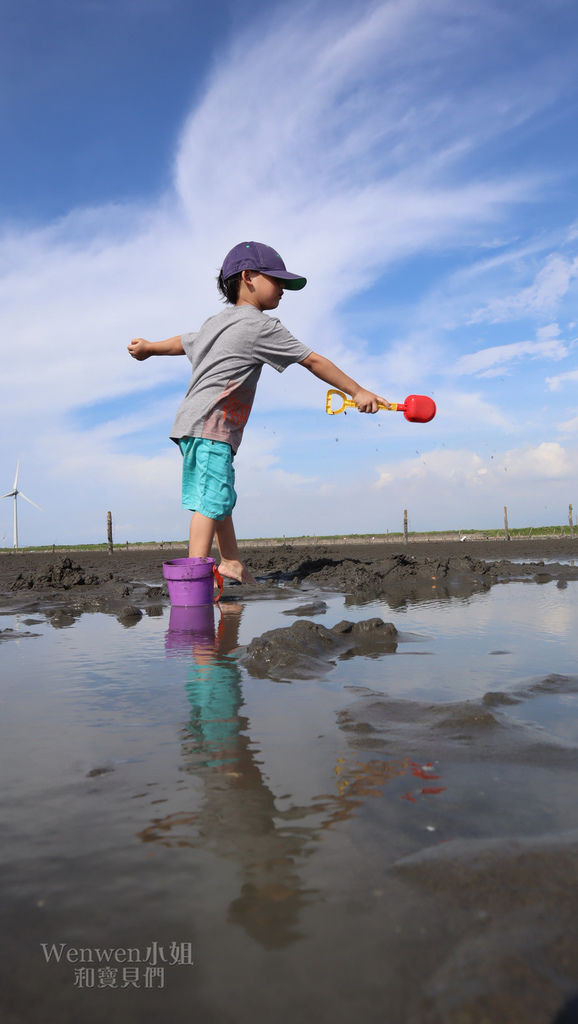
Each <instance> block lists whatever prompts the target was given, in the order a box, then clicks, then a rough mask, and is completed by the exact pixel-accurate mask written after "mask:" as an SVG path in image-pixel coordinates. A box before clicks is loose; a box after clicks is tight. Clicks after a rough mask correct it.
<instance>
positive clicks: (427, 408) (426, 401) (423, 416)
mask: <svg viewBox="0 0 578 1024" xmlns="http://www.w3.org/2000/svg"><path fill="white" fill-rule="evenodd" d="M333 395H339V397H340V398H341V399H342V402H341V405H340V406H339V408H338V409H333V408H332V401H333ZM346 408H351V409H356V408H357V406H356V404H355V402H352V400H351V399H350V398H348V397H347V395H344V393H343V391H337V390H336V389H335V388H332V389H331V391H328V392H327V399H326V402H325V412H328V413H329V414H330V416H336V415H337V413H338V412H343V410H344V409H346ZM379 408H380V409H391V411H392V412H402V413H403V415H404V416H405V418H406V420H409V421H410V422H411V423H429V421H430V420H433V418H434V416H435V414H436V404H435V402H434V400H433V398H428V397H427V395H408V396H407V398H406V400H405V402H390V403H389V405H382V404H381V402H380V403H379Z"/></svg>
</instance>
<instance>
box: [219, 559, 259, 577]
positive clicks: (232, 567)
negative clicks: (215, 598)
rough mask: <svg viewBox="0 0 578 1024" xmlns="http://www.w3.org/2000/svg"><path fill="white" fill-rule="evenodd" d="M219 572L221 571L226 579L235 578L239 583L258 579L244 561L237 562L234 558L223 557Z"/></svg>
mask: <svg viewBox="0 0 578 1024" xmlns="http://www.w3.org/2000/svg"><path fill="white" fill-rule="evenodd" d="M218 572H220V573H221V576H223V577H224V578H225V579H226V580H235V581H236V582H237V583H256V582H257V580H256V579H255V577H254V576H252V575H251V573H250V572H249V570H248V569H247V567H246V566H245V565H243V563H242V562H236V561H233V560H232V559H227V558H223V560H222V561H221V564H220V566H219V569H218Z"/></svg>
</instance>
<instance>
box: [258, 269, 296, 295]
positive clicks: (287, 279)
mask: <svg viewBox="0 0 578 1024" xmlns="http://www.w3.org/2000/svg"><path fill="white" fill-rule="evenodd" d="M261 273H263V274H268V275H269V277H275V278H276V279H277V280H278V281H282V282H283V287H284V288H287V289H288V290H289V291H290V292H299V291H301V289H302V288H304V287H305V285H306V284H307V278H306V277H299V276H298V274H290V273H289V271H288V270H287V271H285V273H283V271H282V270H278V271H277V272H276V273H274V272H273V271H268V270H263V271H261Z"/></svg>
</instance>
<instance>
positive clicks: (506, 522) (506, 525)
mask: <svg viewBox="0 0 578 1024" xmlns="http://www.w3.org/2000/svg"><path fill="white" fill-rule="evenodd" d="M504 537H505V539H506V540H509V539H510V531H509V529H508V506H507V505H504Z"/></svg>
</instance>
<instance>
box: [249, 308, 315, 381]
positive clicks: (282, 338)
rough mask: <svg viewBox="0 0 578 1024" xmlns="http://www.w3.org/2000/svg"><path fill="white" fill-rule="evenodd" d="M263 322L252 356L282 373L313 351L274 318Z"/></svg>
mask: <svg viewBox="0 0 578 1024" xmlns="http://www.w3.org/2000/svg"><path fill="white" fill-rule="evenodd" d="M263 320H264V321H265V322H264V323H263V325H262V327H261V330H260V331H259V334H258V336H257V338H256V340H255V346H254V349H253V354H254V356H255V357H256V358H257V359H258V360H259V362H262V363H267V364H268V365H269V366H272V367H273V369H274V370H278V372H279V373H283V370H286V369H287V367H288V366H291V364H292V363H300V362H302V360H303V359H306V358H307V356H308V355H310V354H311V352H312V351H313V349H311V348H309V347H308V346H307V345H304V344H303V342H302V341H298V339H297V338H294V337H293V335H292V334H291V332H290V331H288V330H287V328H286V327H283V324H282V323H281V321H280V320H277V318H276V317H271V316H268V317H263Z"/></svg>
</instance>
